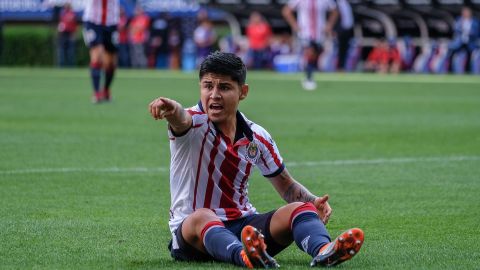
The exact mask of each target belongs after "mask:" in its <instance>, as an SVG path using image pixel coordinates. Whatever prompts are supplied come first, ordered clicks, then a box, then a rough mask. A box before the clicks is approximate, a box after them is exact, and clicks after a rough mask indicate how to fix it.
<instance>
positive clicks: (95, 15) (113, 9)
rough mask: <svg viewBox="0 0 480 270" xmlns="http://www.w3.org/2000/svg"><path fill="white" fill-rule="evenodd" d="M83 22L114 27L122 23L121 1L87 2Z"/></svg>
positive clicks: (87, 0) (93, 0)
mask: <svg viewBox="0 0 480 270" xmlns="http://www.w3.org/2000/svg"><path fill="white" fill-rule="evenodd" d="M83 21H84V22H91V23H94V24H96V25H104V26H112V25H117V24H118V22H119V21H120V0H86V1H85V9H84V10H83Z"/></svg>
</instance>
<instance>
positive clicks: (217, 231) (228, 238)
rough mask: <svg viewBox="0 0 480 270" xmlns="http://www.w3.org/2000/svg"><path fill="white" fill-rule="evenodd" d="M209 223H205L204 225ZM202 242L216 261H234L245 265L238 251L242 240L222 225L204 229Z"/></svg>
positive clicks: (241, 247)
mask: <svg viewBox="0 0 480 270" xmlns="http://www.w3.org/2000/svg"><path fill="white" fill-rule="evenodd" d="M208 226H209V225H208V224H207V226H206V227H208ZM203 244H204V245H205V249H206V250H207V252H208V254H210V255H212V257H213V258H215V259H216V260H218V261H222V262H229V263H234V264H235V265H238V266H245V263H244V262H243V260H242V258H241V256H240V252H241V251H242V249H243V246H242V242H240V240H238V238H237V237H236V236H235V235H234V234H233V233H232V232H231V231H229V230H227V229H226V228H225V227H223V226H213V227H210V228H208V229H206V232H205V233H204V236H203Z"/></svg>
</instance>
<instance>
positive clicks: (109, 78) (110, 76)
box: [104, 67, 115, 90]
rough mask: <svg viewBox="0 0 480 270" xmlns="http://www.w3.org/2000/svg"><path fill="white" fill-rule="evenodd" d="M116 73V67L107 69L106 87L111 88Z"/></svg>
mask: <svg viewBox="0 0 480 270" xmlns="http://www.w3.org/2000/svg"><path fill="white" fill-rule="evenodd" d="M114 75H115V67H111V68H108V69H105V87H104V88H105V89H107V90H108V89H110V84H111V83H112V80H113V76H114Z"/></svg>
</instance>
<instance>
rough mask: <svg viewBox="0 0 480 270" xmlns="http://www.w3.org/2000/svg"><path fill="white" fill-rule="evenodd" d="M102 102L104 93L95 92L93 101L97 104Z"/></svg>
mask: <svg viewBox="0 0 480 270" xmlns="http://www.w3.org/2000/svg"><path fill="white" fill-rule="evenodd" d="M100 102H102V93H100V92H94V93H93V96H92V103H93V104H97V103H100Z"/></svg>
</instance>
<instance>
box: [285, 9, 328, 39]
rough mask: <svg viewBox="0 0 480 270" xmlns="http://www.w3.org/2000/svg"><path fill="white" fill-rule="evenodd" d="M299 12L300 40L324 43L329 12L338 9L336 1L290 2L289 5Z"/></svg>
mask: <svg viewBox="0 0 480 270" xmlns="http://www.w3.org/2000/svg"><path fill="white" fill-rule="evenodd" d="M287 5H288V6H289V7H290V8H291V9H292V10H296V11H297V23H298V27H299V29H300V30H299V31H300V33H299V35H300V38H301V39H303V40H307V41H310V40H312V41H315V42H319V43H320V42H323V41H324V38H325V33H324V31H325V26H326V23H327V12H329V11H332V10H334V9H335V8H336V4H335V1H334V0H290V1H288V4H287Z"/></svg>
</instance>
